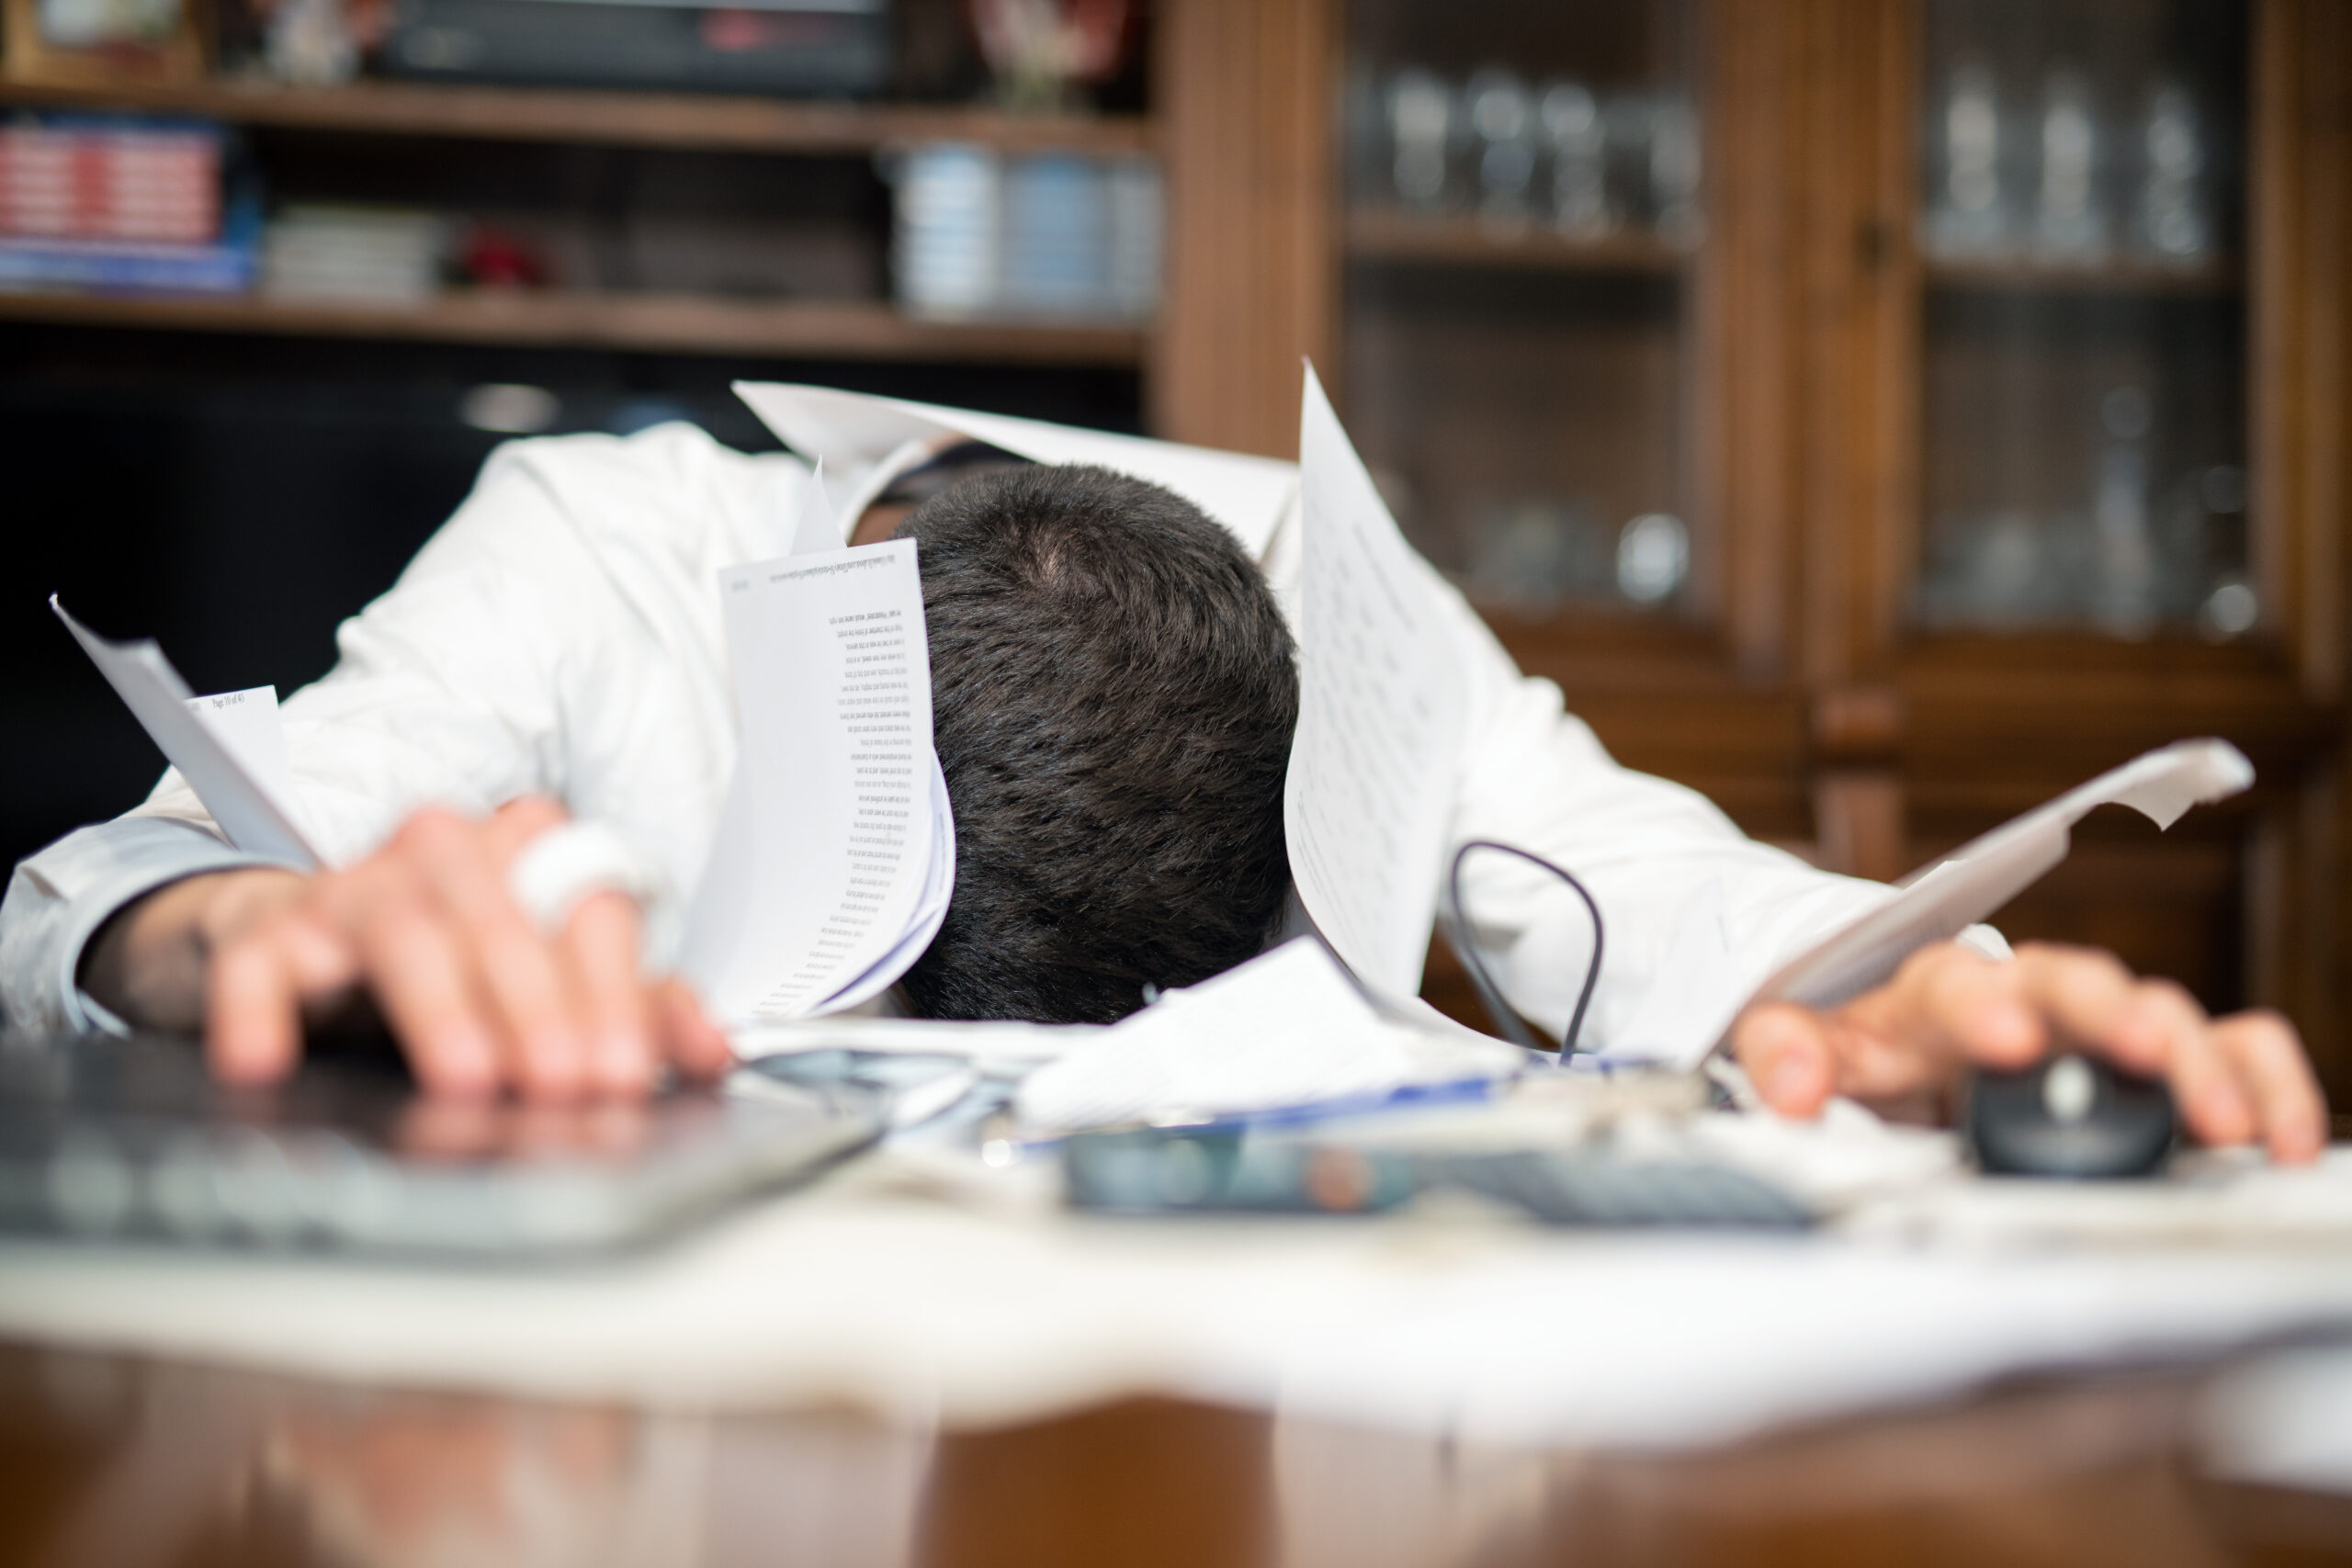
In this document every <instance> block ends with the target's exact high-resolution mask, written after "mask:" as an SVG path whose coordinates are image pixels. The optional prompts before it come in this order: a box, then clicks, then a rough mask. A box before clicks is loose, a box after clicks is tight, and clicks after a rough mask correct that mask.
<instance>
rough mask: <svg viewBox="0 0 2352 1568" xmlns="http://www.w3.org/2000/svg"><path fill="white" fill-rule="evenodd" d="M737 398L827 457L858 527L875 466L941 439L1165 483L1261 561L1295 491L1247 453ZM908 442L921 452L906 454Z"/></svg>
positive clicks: (865, 405)
mask: <svg viewBox="0 0 2352 1568" xmlns="http://www.w3.org/2000/svg"><path fill="white" fill-rule="evenodd" d="M735 392H736V395H737V396H739V397H741V399H742V400H743V401H744V402H746V403H747V404H749V405H750V406H751V410H752V412H753V413H755V414H757V415H759V417H760V421H761V423H763V424H765V425H766V426H767V427H768V428H769V429H770V430H772V431H774V432H775V434H776V436H777V438H778V439H780V440H782V441H783V442H784V444H785V445H786V446H790V447H791V448H792V449H793V450H794V451H796V452H798V453H800V454H801V455H802V456H803V457H809V458H812V459H813V458H817V457H823V458H824V459H826V461H827V463H828V465H829V469H830V473H831V478H830V479H829V483H830V485H831V493H832V496H833V500H834V502H835V503H836V504H837V505H839V506H841V508H842V511H843V512H845V513H849V514H850V515H851V517H852V518H853V520H854V517H855V513H856V511H857V510H860V509H862V507H863V504H864V502H865V500H870V499H871V494H870V489H871V488H872V487H870V486H869V484H868V481H867V479H866V476H867V475H869V474H870V473H871V472H873V470H874V469H875V468H876V466H877V465H879V466H884V467H888V466H889V465H891V464H892V463H894V462H895V463H897V464H898V465H899V467H901V468H903V467H905V466H909V465H910V463H911V462H912V461H914V460H919V458H920V457H921V456H922V453H923V451H924V450H925V449H929V448H932V447H934V446H936V445H937V444H938V440H939V437H941V436H943V435H960V436H963V437H965V438H967V439H968V440H973V441H983V442H986V443H987V444H988V445H989V446H997V447H1001V448H1002V449H1003V450H1005V451H1007V452H1010V453H1012V455H1013V456H1015V457H1026V458H1028V459H1029V460H1030V461H1032V462H1035V463H1093V464H1097V465H1099V466H1101V467H1103V468H1110V469H1112V470H1114V472H1117V473H1122V474H1126V475H1129V476H1131V477H1133V478H1135V479H1148V480H1149V481H1151V482H1152V483H1153V484H1158V485H1165V486H1166V487H1167V488H1169V489H1170V490H1172V491H1175V492H1176V493H1177V494H1178V495H1181V496H1182V497H1183V498H1184V499H1185V500H1187V501H1189V502H1192V503H1193V505H1195V506H1197V507H1199V508H1200V509H1201V510H1202V511H1203V512H1205V513H1208V514H1209V515H1210V516H1211V517H1213V518H1215V519H1216V521H1217V522H1219V523H1221V524H1223V525H1225V526H1226V527H1227V528H1229V529H1231V530H1232V531H1233V532H1234V534H1235V535H1236V536H1238V537H1239V539H1240V540H1241V543H1242V546H1243V547H1244V548H1246V549H1247V550H1249V552H1250V555H1251V556H1252V557H1253V558H1254V557H1256V556H1259V555H1261V554H1263V553H1264V551H1265V548H1266V541H1267V539H1268V538H1269V537H1271V536H1272V534H1273V531H1274V525H1275V524H1276V523H1278V522H1280V521H1281V520H1282V514H1283V510H1284V509H1285V508H1286V507H1288V506H1289V504H1290V499H1291V495H1292V493H1293V491H1295V489H1296V488H1297V475H1296V470H1295V468H1293V467H1292V466H1291V465H1290V464H1288V463H1284V462H1281V461H1278V460H1276V459H1274V458H1272V457H1250V456H1247V455H1246V454H1243V453H1239V452H1217V451H1212V450H1210V449H1209V448H1207V447H1204V446H1179V445H1177V444H1176V443H1174V442H1172V441H1147V440H1145V439H1143V438H1142V437H1140V436H1135V435H1114V434H1110V433H1108V432H1106V431H1099V430H1077V429H1073V428H1071V427H1070V426H1069V425H1061V424H1048V423H1046V422H1045V421H1043V420H1035V419H1015V418H1013V417H1012V416H1010V415H1006V414H993V413H979V412H974V411H972V410H969V409H951V408H941V407H938V406H937V405H935V404H932V403H918V402H910V401H908V400H905V399H903V398H877V397H873V396H870V395H868V394H865V393H863V392H844V391H841V390H839V389H835V388H831V387H805V386H796V385H789V384H785V383H777V382H760V381H738V382H737V383H735ZM910 442H911V443H918V444H920V446H918V447H917V448H916V449H915V450H914V451H912V452H909V451H906V450H904V448H906V447H907V444H908V443H910ZM853 503H855V504H853Z"/></svg>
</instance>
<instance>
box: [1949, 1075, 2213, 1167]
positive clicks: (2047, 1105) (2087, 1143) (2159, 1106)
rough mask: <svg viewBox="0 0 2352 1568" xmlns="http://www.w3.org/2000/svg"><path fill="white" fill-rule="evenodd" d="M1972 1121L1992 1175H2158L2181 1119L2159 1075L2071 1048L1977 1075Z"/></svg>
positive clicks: (1973, 1141)
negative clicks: (2008, 1069)
mask: <svg viewBox="0 0 2352 1568" xmlns="http://www.w3.org/2000/svg"><path fill="white" fill-rule="evenodd" d="M1967 1094H1968V1111H1967V1120H1966V1122H1965V1126H1966V1128H1967V1132H1968V1142H1969V1145H1970V1147H1972V1148H1973V1149H1974V1150H1975V1152H1976V1163H1977V1165H1978V1167H1979V1168H1982V1169H1983V1170H1984V1171H1985V1172H1986V1173H1987V1174H1988V1175H2000V1176H2041V1177H2054V1178H2060V1179H2073V1180H2092V1179H2113V1178H2118V1177H2130V1176H2153V1175H2154V1174H2155V1173H2156V1172H2157V1171H2158V1170H2160V1169H2162V1168H2163V1167H2164V1163H2165V1159H2166V1157H2167V1156H2170V1155H2171V1153H2172V1145H2173V1138H2174V1134H2175V1133H2176V1131H2177V1127H2178V1124H2179V1118H2178V1117H2177V1115H2176V1114H2175V1112H2174V1110H2173V1103H2172V1091H2171V1090H2170V1089H2166V1088H2165V1086H2164V1083H2163V1082H2162V1080H2160V1079H2156V1078H2144V1077H2140V1076H2138V1075H2137V1074H2134V1073H2127V1072H2124V1071H2122V1070H2121V1069H2120V1068H2118V1067H2116V1066H2112V1065H2110V1064H2109V1063H2106V1062H2102V1061H2099V1060H2098V1059H2097V1058H2095V1057H2091V1056H2087V1055H2079V1054H2077V1053H2075V1052H2071V1051H2070V1052H2065V1053H2063V1054H2061V1055H2055V1056H2052V1057H2051V1058H2050V1059H2048V1060H2047V1061H2042V1062H2037V1063H2035V1064H2034V1065H2033V1066H2030V1067H2024V1068H2020V1069H2018V1070H2016V1071H2013V1072H1996V1071H1994V1070H1992V1069H1990V1068H1978V1069H1977V1070H1976V1071H1975V1072H1974V1073H1973V1074H1972V1075H1971V1076H1970V1080H1969V1084H1968V1089H1967Z"/></svg>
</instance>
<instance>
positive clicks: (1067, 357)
mask: <svg viewBox="0 0 2352 1568" xmlns="http://www.w3.org/2000/svg"><path fill="white" fill-rule="evenodd" d="M0 321H48V322H62V323H73V324H78V325H87V326H104V327H135V328H148V329H157V330H162V331H167V332H211V333H267V334H271V335H279V336H293V337H355V338H407V339H415V340H422V341H427V342H440V343H490V344H536V345H539V346H545V347H558V348H605V349H629V350H639V351H655V352H660V351H667V352H675V353H686V354H723V355H776V356H780V357H781V356H789V357H794V358H824V359H880V360H909V361H943V360H953V361H964V360H985V361H994V362H998V363H1003V364H1025V365H1102V366H1114V367H1117V366H1133V365H1140V364H1141V363H1142V362H1143V359H1144V355H1145V353H1146V350H1147V347H1148V333H1146V332H1145V331H1144V330H1142V329H1140V328H1135V327H1112V326H1070V325H1063V324H1046V323H1035V324H1031V323H1026V322H1019V321H974V322H962V321H917V320H912V319H910V318H909V317H906V316H903V315H901V314H899V312H898V311H897V310H893V309H892V308H891V307H890V306H888V305H886V304H882V303H878V302H865V301H844V300H741V299H716V298H710V297H706V296H698V295H682V294H599V293H582V292H564V291H548V292H543V293H542V292H531V293H505V292H497V293H491V292H481V293H475V292H459V293H452V294H447V295H443V296H441V297H440V298H438V299H432V300H429V301H427V302H425V303H423V304H419V305H356V304H340V303H334V302H327V301H318V302H313V301H309V300H300V301H296V300H283V299H257V298H235V299H163V298H155V299H130V298H119V297H102V296H79V295H66V294H4V293H0Z"/></svg>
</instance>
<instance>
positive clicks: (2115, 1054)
mask: <svg viewBox="0 0 2352 1568" xmlns="http://www.w3.org/2000/svg"><path fill="white" fill-rule="evenodd" d="M2016 964H2017V971H2018V976H2019V978H2020V979H2022V980H2023V982H2024V987H2025V997H2026V999H2027V1000H2028V1001H2029V1002H2030V1003H2031V1004H2032V1005H2033V1006H2034V1007H2035V1008H2036V1009H2038V1010H2040V1011H2041V1014H2042V1016H2043V1017H2045V1018H2047V1019H2048V1020H2049V1021H2050V1026H2051V1028H2052V1030H2054V1031H2055V1032H2057V1033H2058V1034H2059V1035H2060V1036H2062V1037H2063V1040H2064V1043H2067V1044H2070V1045H2079V1046H2085V1047H2087V1048H2089V1049H2091V1050H2094V1051H2097V1052H2098V1054H2099V1055H2103V1056H2106V1057H2107V1058H2109V1060H2110V1061H2113V1062H2115V1063H2117V1064H2118V1065H2119V1066H2126V1067H2131V1068H2134V1069H2136V1070H2138V1071H2140V1072H2143V1073H2156V1072H2161V1071H2164V1070H2165V1064H2166V1061H2167V1059H2168V1054H2169V1048H2170V1046H2171V1045H2172V1044H2173V1043H2176V1042H2177V1040H2178V1039H2179V1038H2180V1019H2179V1017H2178V1016H2177V1015H2178V1012H2179V1010H2178V1009H2177V1008H2174V1007H2172V1006H2170V1005H2168V1003H2167V1002H2166V1001H2165V998H2166V997H2167V996H2170V995H2177V997H2178V998H2180V999H2181V1000H2183V1001H2186V1000H2187V998H2188V993H2187V992H2185V991H2179V990H2178V989H2177V987H2172V988H2171V989H2170V990H2169V991H2167V990H2166V988H2165V987H2159V986H2155V985H2153V984H2148V983H2143V982H2142V981H2141V980H2139V979H2138V978H2137V977H2136V976H2133V975H2132V973H2131V970H2130V969H2128V968H2126V967H2124V964H2123V962H2122V960H2120V959H2119V958H2117V957H2116V956H2115V955H2114V954H2112V953H2101V952H2098V950H2096V949H2093V948H2087V947H2062V946H2059V945H2057V944H2055V943H2045V942H2029V943H2027V944H2025V945H2024V946H2022V947H2020V948H2018V954H2017V959H2016ZM2188 1008H2189V1010H2191V1011H2192V1012H2193V1013H2195V1016H2196V1018H2197V1020H2198V1022H2199V1028H2198V1029H2196V1030H2194V1031H2193V1032H2194V1033H2198V1034H2201V1033H2202V1032H2203V1030H2202V1027H2201V1025H2202V1021H2203V1016H2204V1015H2203V1014H2202V1013H2201V1012H2197V1011H2196V1004H2195V1003H2194V1002H2188Z"/></svg>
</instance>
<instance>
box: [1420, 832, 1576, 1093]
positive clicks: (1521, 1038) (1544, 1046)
mask: <svg viewBox="0 0 2352 1568" xmlns="http://www.w3.org/2000/svg"><path fill="white" fill-rule="evenodd" d="M1472 850H1500V851H1501V852H1503V853H1505V854H1507V855H1517V856H1518V857H1519V858H1520V859H1521V860H1523V861H1525V862H1527V863H1529V864H1531V865H1538V866H1542V867H1543V868H1544V870H1545V871H1548V872H1550V873H1551V874H1553V875H1555V876H1556V877H1558V878H1559V879H1560V880H1561V881H1563V882H1565V883H1566V884H1567V885H1568V886H1570V887H1572V888H1574V889H1575V890H1576V895H1577V897H1579V898H1581V899H1583V900H1584V907H1585V908H1586V909H1587V910H1589V912H1590V913H1591V915H1592V962H1591V963H1589V964H1586V965H1585V971H1584V989H1583V990H1581V991H1579V992H1577V1010H1576V1011H1575V1012H1574V1013H1572V1014H1570V1015H1569V1017H1568V1032H1566V1034H1564V1035H1562V1036H1561V1037H1560V1043H1559V1044H1558V1045H1557V1046H1555V1045H1553V1043H1551V1042H1550V1041H1548V1040H1544V1039H1541V1038H1539V1037H1538V1036H1537V1034H1536V1032H1535V1031H1534V1030H1533V1029H1532V1027H1531V1026H1530V1025H1529V1024H1528V1022H1527V1021H1526V1020H1525V1019H1523V1018H1521V1016H1520V1015H1519V1011H1518V1010H1517V1009H1515V1008H1513V1007H1512V1006H1511V1005H1510V1003H1509V1002H1507V1001H1505V1000H1503V995H1502V992H1501V990H1500V989H1499V988H1498V987H1497V986H1496V985H1495V982H1494V977H1493V976H1490V975H1488V974H1487V961H1486V960H1485V959H1483V958H1481V957H1479V956H1478V946H1477V943H1476V942H1472V941H1471V940H1470V931H1469V928H1468V924H1467V922H1466V921H1465V920H1464V917H1463V913H1462V863H1463V862H1464V861H1465V860H1468V859H1469V858H1470V852H1471V851H1472ZM1445 892H1446V898H1445V908H1444V909H1443V910H1442V918H1441V919H1439V921H1438V928H1439V930H1441V931H1443V932H1444V933H1445V940H1446V942H1447V944H1448V945H1449V946H1451V947H1452V948H1453V953H1454V956H1455V957H1457V958H1459V959H1461V960H1462V966H1463V967H1464V969H1467V970H1468V971H1469V972H1470V984H1471V986H1472V987H1474V988H1475V989H1476V991H1477V993H1478V999H1479V1000H1480V1001H1481V1002H1483V1003H1485V1004H1486V1008H1487V1012H1488V1013H1490V1014H1491V1015H1493V1018H1494V1021H1495V1023H1496V1024H1497V1026H1498V1027H1499V1028H1500V1029H1501V1030H1502V1032H1503V1035H1504V1037H1505V1038H1506V1039H1508V1040H1510V1043H1512V1044H1514V1045H1519V1046H1522V1047H1524V1048H1526V1049H1527V1050H1530V1051H1551V1050H1555V1049H1556V1050H1557V1051H1558V1052H1559V1053H1560V1055H1562V1056H1564V1057H1566V1056H1573V1055H1576V1050H1577V1036H1578V1035H1579V1034H1581V1033H1582V1032H1584V1013H1585V1009H1586V1008H1588V1007H1589V1006H1590V1005H1591V1004H1592V988H1593V987H1594V986H1596V985H1598V984H1599V983H1600V948H1601V925H1600V904H1599V903H1597V902H1595V901H1594V899H1593V897H1592V894H1591V893H1590V892H1589V891H1588V890H1587V889H1586V887H1585V885H1584V884H1583V883H1581V882H1579V881H1577V878H1576V875H1575V874H1574V873H1572V872H1567V871H1564V870H1562V869H1561V868H1560V867H1558V866H1556V865H1554V864H1553V863H1551V862H1550V861H1548V860H1545V859H1544V857H1543V856H1542V855H1539V854H1536V853H1534V852H1532V851H1528V850H1522V849H1521V848H1520V847H1519V846H1518V845H1516V844H1504V843H1498V842H1496V841H1495V840H1492V839H1473V840H1470V841H1469V842H1468V843H1465V844H1464V845H1463V846H1462V847H1461V848H1460V849H1458V850H1456V851H1454V852H1453V869H1452V870H1451V871H1450V872H1449V873H1448V874H1447V875H1446V879H1445Z"/></svg>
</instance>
